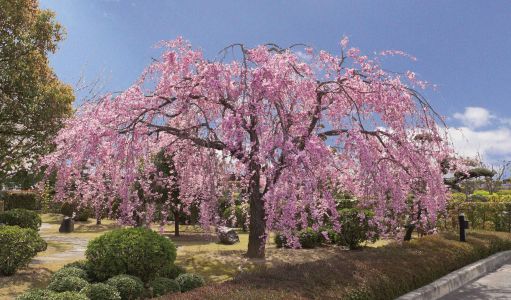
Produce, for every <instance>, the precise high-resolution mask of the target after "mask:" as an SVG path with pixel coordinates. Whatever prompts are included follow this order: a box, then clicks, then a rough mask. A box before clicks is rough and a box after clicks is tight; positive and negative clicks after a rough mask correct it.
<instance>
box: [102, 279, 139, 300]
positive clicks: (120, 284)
mask: <svg viewBox="0 0 511 300" xmlns="http://www.w3.org/2000/svg"><path fill="white" fill-rule="evenodd" d="M106 284H108V285H111V286H113V287H114V288H116V289H117V291H118V292H119V295H120V296H121V299H122V300H132V299H139V298H141V297H142V295H143V294H144V283H143V282H142V280H140V278H138V277H135V276H131V275H117V276H114V277H112V278H110V279H108V280H107V281H106Z"/></svg>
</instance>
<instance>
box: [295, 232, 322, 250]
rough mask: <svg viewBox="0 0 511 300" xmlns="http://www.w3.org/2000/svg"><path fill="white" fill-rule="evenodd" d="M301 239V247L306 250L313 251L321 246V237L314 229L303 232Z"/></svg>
mask: <svg viewBox="0 0 511 300" xmlns="http://www.w3.org/2000/svg"><path fill="white" fill-rule="evenodd" d="M299 239H300V245H302V248H305V249H312V248H316V247H317V246H319V245H321V237H320V236H319V234H318V233H317V232H315V231H314V230H313V229H312V228H307V229H306V230H303V231H301V232H300V236H299Z"/></svg>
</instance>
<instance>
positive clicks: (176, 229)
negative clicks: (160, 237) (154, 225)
mask: <svg viewBox="0 0 511 300" xmlns="http://www.w3.org/2000/svg"><path fill="white" fill-rule="evenodd" d="M173 213H174V236H179V212H178V211H177V212H176V211H174V212H173Z"/></svg>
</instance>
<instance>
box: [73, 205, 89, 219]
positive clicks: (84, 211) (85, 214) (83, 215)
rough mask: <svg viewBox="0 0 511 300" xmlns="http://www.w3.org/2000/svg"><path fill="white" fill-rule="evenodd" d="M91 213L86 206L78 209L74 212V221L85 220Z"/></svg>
mask: <svg viewBox="0 0 511 300" xmlns="http://www.w3.org/2000/svg"><path fill="white" fill-rule="evenodd" d="M91 215H92V213H91V210H90V209H88V208H83V209H80V210H79V211H78V212H76V216H75V221H80V222H87V220H89V218H90V217H91Z"/></svg>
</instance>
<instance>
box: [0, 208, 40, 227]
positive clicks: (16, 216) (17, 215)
mask: <svg viewBox="0 0 511 300" xmlns="http://www.w3.org/2000/svg"><path fill="white" fill-rule="evenodd" d="M0 223H4V224H6V225H11V226H19V227H22V228H31V229H34V230H39V227H41V217H40V216H39V215H38V214H37V213H36V212H34V211H30V210H26V209H22V208H16V209H13V210H8V211H5V212H3V213H0Z"/></svg>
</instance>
